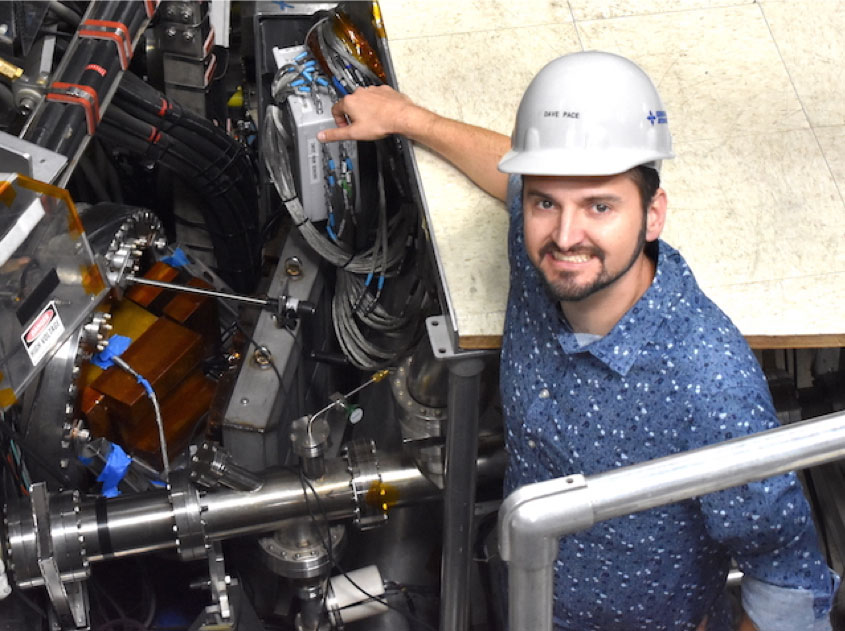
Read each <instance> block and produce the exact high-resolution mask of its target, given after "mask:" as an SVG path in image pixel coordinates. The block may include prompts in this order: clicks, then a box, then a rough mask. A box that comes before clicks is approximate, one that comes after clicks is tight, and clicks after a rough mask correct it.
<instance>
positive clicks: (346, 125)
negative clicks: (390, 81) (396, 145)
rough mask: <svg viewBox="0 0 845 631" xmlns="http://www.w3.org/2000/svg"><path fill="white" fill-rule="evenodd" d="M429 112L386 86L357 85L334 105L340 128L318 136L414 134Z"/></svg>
mask: <svg viewBox="0 0 845 631" xmlns="http://www.w3.org/2000/svg"><path fill="white" fill-rule="evenodd" d="M427 114H429V112H427V111H426V110H424V109H423V108H421V107H419V106H417V105H415V104H414V103H413V101H411V99H409V98H408V97H407V96H405V95H404V94H402V93H400V92H397V91H396V90H394V89H393V88H391V87H390V86H387V85H380V86H372V87H366V88H358V89H357V90H355V91H354V92H353V93H352V94H349V95H348V96H345V97H343V98H342V99H341V100H339V101H338V102H337V103H335V104H334V106H333V107H332V116H334V121H335V124H336V125H337V129H324V130H323V131H321V132H320V133H319V134H317V138H318V139H319V140H320V141H322V142H334V141H337V140H379V139H381V138H384V137H385V136H388V135H390V134H405V135H408V136H414V135H415V133H414V132H415V126H416V125H420V124H424V123H423V118H424V117H425V116H426V115H427Z"/></svg>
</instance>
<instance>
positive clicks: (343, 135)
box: [317, 125, 353, 142]
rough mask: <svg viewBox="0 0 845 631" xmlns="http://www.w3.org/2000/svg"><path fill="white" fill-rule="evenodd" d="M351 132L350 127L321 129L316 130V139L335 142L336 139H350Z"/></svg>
mask: <svg viewBox="0 0 845 631" xmlns="http://www.w3.org/2000/svg"><path fill="white" fill-rule="evenodd" d="M352 139H353V138H352V132H351V131H350V127H349V126H348V125H347V126H346V127H335V128H331V127H330V128H329V129H323V130H322V131H319V132H317V140H319V141H320V142H337V141H338V140H352Z"/></svg>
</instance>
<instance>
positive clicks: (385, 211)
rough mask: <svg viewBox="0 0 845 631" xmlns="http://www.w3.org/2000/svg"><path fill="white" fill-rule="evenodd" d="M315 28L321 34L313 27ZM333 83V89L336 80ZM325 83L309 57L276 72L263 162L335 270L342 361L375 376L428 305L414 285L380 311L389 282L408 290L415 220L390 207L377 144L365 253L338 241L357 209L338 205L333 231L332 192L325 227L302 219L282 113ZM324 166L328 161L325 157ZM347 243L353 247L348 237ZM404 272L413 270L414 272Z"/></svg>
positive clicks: (414, 332)
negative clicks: (293, 99)
mask: <svg viewBox="0 0 845 631" xmlns="http://www.w3.org/2000/svg"><path fill="white" fill-rule="evenodd" d="M319 24H320V23H318V25H319ZM314 30H316V31H317V32H319V31H320V29H319V28H317V25H315V27H314ZM331 83H332V84H333V85H335V88H336V89H339V88H338V84H337V80H336V79H335V78H334V77H333V81H332V82H331ZM328 84H329V82H328V80H327V79H325V78H324V77H323V76H322V75H321V74H320V73H319V71H318V70H317V68H316V66H315V64H314V60H312V59H310V58H308V57H307V55H299V56H298V57H297V58H296V59H295V63H292V64H286V65H284V66H282V67H281V68H280V69H279V71H278V72H277V73H276V76H275V77H274V79H273V82H272V84H271V89H270V92H271V94H272V95H273V99H274V101H275V103H274V104H273V105H269V106H268V107H267V110H266V113H265V117H264V127H263V141H262V151H263V158H264V164H265V167H266V168H267V170H268V172H269V174H270V179H271V181H272V182H273V185H274V186H275V188H276V191H277V192H278V194H279V197H280V198H281V200H282V202H283V203H284V204H285V207H286V208H287V211H288V213H289V214H290V217H291V219H292V221H293V223H294V225H295V226H296V227H297V228H298V229H299V231H300V233H301V234H302V236H303V237H304V239H305V241H306V242H307V243H308V244H309V245H310V246H311V247H312V248H313V250H314V251H315V252H316V253H317V254H318V255H320V256H321V257H322V258H324V259H325V260H326V261H328V262H329V263H331V264H332V265H334V266H335V267H337V268H338V269H337V282H336V287H335V295H334V298H333V300H332V321H333V324H334V330H335V334H336V335H337V338H338V342H339V344H340V347H341V349H342V351H343V353H344V355H346V357H347V359H348V360H349V361H350V362H351V363H352V364H353V365H355V366H356V367H358V368H361V369H362V370H375V369H378V368H383V367H385V366H390V365H391V364H392V363H395V361H396V359H397V358H398V357H399V356H400V355H401V354H402V353H404V352H405V351H406V350H407V349H408V348H410V347H411V346H412V345H413V344H415V343H416V341H417V339H418V338H419V335H420V332H421V330H422V327H421V323H422V318H421V315H422V313H421V312H422V310H423V307H424V306H427V301H428V292H426V291H424V290H422V289H421V288H422V284H421V283H414V286H415V287H416V288H417V291H414V292H409V293H407V294H405V295H404V298H405V300H404V304H403V305H401V307H400V310H399V314H398V315H397V314H396V313H393V312H392V310H391V309H389V308H388V307H387V306H386V303H388V302H389V301H388V300H386V296H385V292H386V285H387V281H388V279H394V282H395V283H396V286H395V287H394V289H395V290H396V291H400V290H399V289H398V287H399V286H406V285H408V283H407V282H401V283H400V282H399V281H400V280H406V279H404V278H403V276H407V274H405V273H404V271H403V269H404V268H405V266H406V264H407V260H408V256H409V255H410V254H412V253H413V248H411V247H409V246H411V245H412V243H413V242H415V240H416V239H415V236H416V235H415V233H416V230H417V227H418V221H417V214H416V209H415V207H414V206H413V205H412V204H408V203H399V204H393V205H389V204H388V200H387V195H386V192H385V180H384V177H385V173H386V168H385V167H386V165H385V162H386V161H385V160H384V158H383V154H384V152H386V151H387V149H388V146H387V144H386V143H380V144H379V145H377V166H378V178H377V182H376V187H377V189H378V201H377V208H375V209H368V210H369V211H370V212H372V211H375V212H374V216H373V217H372V219H373V223H374V226H373V230H372V231H370V232H371V233H372V234H370V232H367V233H366V234H367V237H368V239H367V243H366V245H365V246H364V247H363V248H360V249H357V250H356V249H353V246H352V245H350V244H348V243H347V242H345V241H344V240H343V239H341V237H342V236H344V232H345V231H346V230H347V229H348V228H351V227H355V228H358V229H359V230H360V226H359V225H358V222H357V220H356V213H357V214H360V213H361V212H362V209H355V208H353V209H349V208H348V207H347V206H346V205H344V209H345V210H346V211H347V212H345V213H344V214H343V216H342V218H341V220H340V224H339V225H336V224H335V223H334V222H333V219H334V215H335V213H336V212H337V208H335V205H336V204H335V203H334V202H333V200H332V196H331V192H332V191H331V190H330V189H327V191H326V199H327V211H328V212H327V216H328V217H329V220H328V222H319V223H318V222H313V221H311V220H310V219H309V218H308V217H307V216H306V214H305V210H304V208H303V206H302V203H301V202H300V200H299V198H298V196H297V193H296V188H295V185H294V175H293V168H292V165H291V153H292V152H293V150H294V143H293V140H292V138H291V137H290V134H289V133H288V131H287V129H286V127H285V123H284V121H283V117H282V107H283V106H284V101H285V100H286V99H287V98H288V97H290V96H291V95H296V96H298V97H305V98H308V96H309V95H310V96H314V94H316V93H318V92H325V93H327V92H328ZM316 102H317V100H316V99H315V103H316ZM323 162H324V163H325V162H327V161H326V160H325V159H324V160H323ZM324 168H325V164H324ZM324 176H325V177H326V179H329V178H330V177H331V178H333V179H331V180H330V181H329V185H330V186H334V187H335V188H336V187H337V181H336V179H334V174H330V175H328V176H327V175H326V174H325V173H324ZM348 197H351V196H348ZM349 210H351V211H352V212H351V213H350V212H348V211H349ZM389 211H390V212H389ZM348 219H349V221H347V220H348ZM335 228H337V229H336V231H335ZM359 236H360V235H359ZM351 241H353V242H354V239H353V240H351ZM408 267H409V268H411V269H412V266H408ZM396 291H394V292H393V293H396ZM393 298H396V296H393ZM394 306H395V305H394Z"/></svg>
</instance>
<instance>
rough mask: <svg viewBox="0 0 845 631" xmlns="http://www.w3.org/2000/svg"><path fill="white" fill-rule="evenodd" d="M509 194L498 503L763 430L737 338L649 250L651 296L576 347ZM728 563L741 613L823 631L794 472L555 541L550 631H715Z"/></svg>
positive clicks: (684, 279)
mask: <svg viewBox="0 0 845 631" xmlns="http://www.w3.org/2000/svg"><path fill="white" fill-rule="evenodd" d="M518 182H519V180H518V179H513V178H512V182H511V192H512V195H511V197H510V200H509V208H510V212H511V226H510V235H509V252H510V260H511V277H510V282H511V286H510V295H509V300H508V307H507V317H506V326H505V335H504V339H503V345H502V360H501V391H502V403H503V407H504V413H505V424H506V444H507V449H508V468H507V473H506V477H505V493H506V494H508V493H510V492H512V491H513V490H514V489H516V488H517V487H519V486H522V485H524V484H529V483H532V482H538V481H541V480H547V479H551V478H555V477H560V476H563V475H567V474H570V473H584V474H586V475H592V474H597V473H600V472H603V471H607V470H609V469H614V468H617V467H623V466H626V465H631V464H634V463H637V462H643V461H647V460H651V459H654V458H658V457H661V456H666V455H669V454H675V453H680V452H683V451H686V450H689V449H695V448H698V447H702V446H704V445H709V444H713V443H717V442H721V441H725V440H728V439H731V438H736V437H738V436H744V435H747V434H753V433H755V432H760V431H763V430H767V429H770V428H773V427H776V426H777V419H776V416H775V411H774V408H773V405H772V401H771V397H770V394H769V390H768V387H767V385H766V380H765V377H764V375H763V374H762V371H761V370H760V367H759V365H758V363H757V361H756V359H755V357H754V355H753V354H752V352H751V351H750V349H749V348H748V345H747V344H746V342H745V340H744V339H743V337H742V336H741V335H740V333H739V331H738V330H737V329H736V327H735V326H734V325H733V324H732V323H731V321H730V320H729V319H728V317H727V316H726V315H725V314H724V313H722V312H721V311H720V310H719V309H718V307H716V306H715V305H714V304H713V303H712V302H711V301H710V300H709V299H708V298H707V297H706V296H705V295H704V294H703V293H702V291H701V290H700V288H699V287H698V285H697V283H696V281H695V279H694V277H693V275H692V272H691V271H690V269H689V267H687V265H686V263H685V261H684V260H683V258H682V257H681V255H680V254H679V253H678V252H677V251H676V250H674V249H673V248H671V247H670V246H668V245H667V244H666V243H664V242H662V241H661V242H658V243H657V244H656V245H657V249H658V255H657V271H656V274H655V278H654V281H653V283H652V285H651V286H650V288H649V289H648V290H647V291H646V293H645V294H644V295H643V296H642V297H641V298H640V300H639V301H638V302H637V303H636V304H635V305H634V306H633V307H632V308H631V309H630V310H629V311H628V312H627V313H626V314H625V315H624V316H623V317H622V318H621V319H620V320H619V322H618V323H617V324H616V326H615V327H614V328H613V329H612V330H611V331H610V332H609V333H608V334H607V335H606V336H604V337H602V338H600V339H597V340H594V341H588V343H586V345H582V344H583V343H584V340H583V339H579V338H578V337H576V335H575V334H574V333H573V332H572V331H571V329H570V328H569V327H568V325H567V323H566V322H565V320H564V319H563V317H562V315H561V312H560V310H559V307H558V305H557V304H556V303H555V302H554V301H553V300H552V299H550V298H549V296H548V294H547V293H546V290H545V287H544V284H543V282H542V279H541V276H540V274H539V273H538V272H537V271H536V269H535V268H534V266H533V265H532V264H531V262H530V260H529V259H528V256H527V254H526V252H525V247H524V243H523V227H522V208H521V199H520V197H521V195H520V194H519V191H518ZM731 558H733V559H735V560H736V561H737V563H738V565H739V567H740V569H741V570H742V571H743V572H744V573H745V576H746V578H747V580H748V586H749V587H748V589H746V583H745V581H744V583H743V599H744V605H745V607H746V609H747V610H749V611H750V612H752V613H754V614H759V615H761V616H766V615H769V616H770V617H771V616H774V617H775V619H774V621H772V622H771V624H772V625H775V627H774V628H778V629H780V628H782V629H788V630H789V631H800V630H804V629H807V630H810V629H812V630H813V631H816V630H820V629H829V626H828V623H827V612H828V611H829V608H830V604H831V599H832V589H833V586H832V580H831V575H830V572H829V570H828V568H827V566H826V564H825V562H824V560H823V558H822V556H821V554H820V552H819V549H818V545H817V541H816V533H815V529H814V526H813V522H812V519H811V516H810V511H809V507H808V505H807V502H806V500H805V498H804V496H803V493H802V490H801V486H800V484H799V482H798V481H797V478H796V476H795V475H794V474H789V475H783V476H779V477H775V478H770V479H767V480H764V481H762V482H756V483H751V484H746V485H743V486H741V487H737V488H733V489H727V490H724V491H721V492H718V493H713V494H711V495H706V496H703V497H697V498H694V499H690V500H687V501H684V502H680V503H677V504H672V505H669V506H664V507H660V508H657V509H652V510H649V511H645V512H641V513H637V514H633V515H629V516H626V517H622V518H617V519H612V520H609V521H606V522H602V523H599V524H597V525H595V526H594V527H593V528H591V529H589V530H587V531H585V532H580V533H577V534H575V535H572V536H568V537H565V538H563V539H562V541H561V544H560V556H559V557H558V561H557V564H556V567H555V573H556V576H555V607H554V620H555V626H556V628H557V629H562V630H563V629H565V630H572V631H589V630H595V631H599V630H601V631H611V630H613V631H615V630H619V631H622V630H624V631H638V630H642V631H661V630H670V629H671V630H681V629H684V630H693V629H695V628H696V626H697V625H698V624H699V623H700V622H701V621H702V619H703V618H704V617H705V615H707V616H709V620H710V622H709V627H708V631H728V629H729V628H730V627H729V623H728V621H727V620H728V618H729V614H728V612H727V610H726V607H725V600H724V598H723V593H724V583H725V578H726V574H727V571H728V567H729V563H730V559H731ZM770 588H771V589H770ZM785 588H786V589H785ZM767 590H768V591H767ZM772 590H774V591H772ZM746 592H747V593H746ZM772 594H774V596H773V595H772ZM747 599H750V600H747ZM790 599H792V600H790ZM776 601H780V602H782V603H790V604H789V606H788V607H783V609H785V610H786V613H776V614H771V613H769V614H767V613H766V612H771V611H777V610H776V609H774V606H775V605H774V604H775V602H776ZM761 610H762V612H763V613H761V614H760V613H759V612H760V611H761ZM783 616H786V618H784V617H783ZM759 619H760V618H758V620H759ZM767 624H769V622H768V621H767ZM781 625H782V626H781Z"/></svg>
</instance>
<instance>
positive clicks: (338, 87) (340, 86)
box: [332, 77, 349, 96]
mask: <svg viewBox="0 0 845 631" xmlns="http://www.w3.org/2000/svg"><path fill="white" fill-rule="evenodd" d="M332 85H334V88H335V90H337V91H338V92H339V93H340V95H341V96H346V95H347V94H349V90H347V89H346V88H344V87H343V84H342V83H341V82H340V81H338V80H337V77H332Z"/></svg>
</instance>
